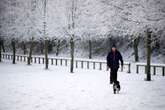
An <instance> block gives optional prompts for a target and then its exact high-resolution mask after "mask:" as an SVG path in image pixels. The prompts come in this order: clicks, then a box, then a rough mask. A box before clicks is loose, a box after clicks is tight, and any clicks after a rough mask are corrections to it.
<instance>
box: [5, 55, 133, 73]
mask: <svg viewBox="0 0 165 110" xmlns="http://www.w3.org/2000/svg"><path fill="white" fill-rule="evenodd" d="M2 58H3V59H8V60H11V59H12V58H13V55H12V54H9V53H2ZM27 59H28V56H27V55H18V54H17V55H16V60H17V61H21V62H26V61H27ZM31 62H32V63H37V64H44V63H45V58H44V57H43V56H32V58H31ZM48 62H49V64H50V65H56V66H69V65H70V58H62V57H61V58H60V57H49V58H48ZM74 62H75V63H74V64H75V65H74V66H75V68H82V69H84V68H85V69H97V70H108V68H107V63H106V61H102V60H90V59H88V60H87V59H75V60H74ZM124 67H125V68H124V70H122V68H120V70H121V71H126V72H128V73H131V63H129V62H124Z"/></svg>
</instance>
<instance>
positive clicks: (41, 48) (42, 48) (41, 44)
mask: <svg viewBox="0 0 165 110" xmlns="http://www.w3.org/2000/svg"><path fill="white" fill-rule="evenodd" d="M40 50H41V54H44V43H43V42H42V41H41V42H40Z"/></svg>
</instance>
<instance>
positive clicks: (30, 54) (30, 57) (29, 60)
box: [27, 38, 34, 65]
mask: <svg viewBox="0 0 165 110" xmlns="http://www.w3.org/2000/svg"><path fill="white" fill-rule="evenodd" d="M33 40H34V38H32V39H31V45H30V50H29V57H28V61H27V64H28V65H30V64H31V59H32V52H33V46H34V42H33Z"/></svg>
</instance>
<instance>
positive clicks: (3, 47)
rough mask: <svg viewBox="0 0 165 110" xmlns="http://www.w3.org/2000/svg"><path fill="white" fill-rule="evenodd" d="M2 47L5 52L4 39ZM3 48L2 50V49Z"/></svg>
mask: <svg viewBox="0 0 165 110" xmlns="http://www.w3.org/2000/svg"><path fill="white" fill-rule="evenodd" d="M1 48H2V50H3V52H5V46H4V40H2V43H1ZM2 50H1V51H2Z"/></svg>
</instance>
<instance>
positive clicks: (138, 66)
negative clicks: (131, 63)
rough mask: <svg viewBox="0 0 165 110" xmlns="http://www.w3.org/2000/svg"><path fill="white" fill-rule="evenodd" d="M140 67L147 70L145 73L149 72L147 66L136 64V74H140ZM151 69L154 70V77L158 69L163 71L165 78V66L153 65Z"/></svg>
mask: <svg viewBox="0 0 165 110" xmlns="http://www.w3.org/2000/svg"><path fill="white" fill-rule="evenodd" d="M140 67H143V68H145V73H146V70H147V66H146V64H145V63H136V73H137V74H138V73H139V70H140ZM151 68H153V75H156V74H157V71H156V70H157V68H160V69H161V70H162V76H165V64H151Z"/></svg>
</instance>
